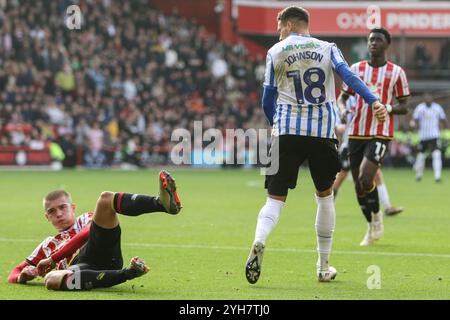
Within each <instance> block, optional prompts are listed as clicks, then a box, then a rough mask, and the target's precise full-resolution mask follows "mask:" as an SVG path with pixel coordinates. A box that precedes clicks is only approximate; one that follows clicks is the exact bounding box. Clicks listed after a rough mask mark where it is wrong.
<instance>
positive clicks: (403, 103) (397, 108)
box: [388, 96, 409, 115]
mask: <svg viewBox="0 0 450 320" xmlns="http://www.w3.org/2000/svg"><path fill="white" fill-rule="evenodd" d="M408 100H409V96H408V97H402V98H400V99H398V104H397V105H394V106H391V107H392V110H391V111H390V112H389V113H390V114H398V115H405V114H408V112H409V110H408ZM388 108H389V107H388ZM388 111H389V110H388Z"/></svg>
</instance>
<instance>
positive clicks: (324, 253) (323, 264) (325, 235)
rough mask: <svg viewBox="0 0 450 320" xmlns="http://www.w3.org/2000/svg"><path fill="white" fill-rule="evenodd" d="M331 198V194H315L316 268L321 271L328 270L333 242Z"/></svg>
mask: <svg viewBox="0 0 450 320" xmlns="http://www.w3.org/2000/svg"><path fill="white" fill-rule="evenodd" d="M333 199H334V195H333V194H331V195H329V196H328V197H323V198H321V197H318V196H317V195H316V202H317V214H316V236H317V252H318V254H319V259H318V261H317V268H318V269H319V270H321V271H324V270H328V258H329V256H330V252H331V245H332V243H333V232H334V226H335V223H336V209H335V207H334V201H333Z"/></svg>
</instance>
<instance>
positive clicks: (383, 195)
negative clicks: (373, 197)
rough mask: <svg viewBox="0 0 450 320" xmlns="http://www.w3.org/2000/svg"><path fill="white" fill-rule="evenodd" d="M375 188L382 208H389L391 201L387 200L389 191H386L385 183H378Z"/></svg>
mask: <svg viewBox="0 0 450 320" xmlns="http://www.w3.org/2000/svg"><path fill="white" fill-rule="evenodd" d="M377 189H378V196H379V198H380V203H381V206H382V207H383V209H384V210H386V209H387V208H390V207H391V201H390V200H389V193H388V191H387V188H386V185H385V184H384V183H383V184H380V185H379V186H377Z"/></svg>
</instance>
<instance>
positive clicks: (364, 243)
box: [359, 222, 375, 246]
mask: <svg viewBox="0 0 450 320" xmlns="http://www.w3.org/2000/svg"><path fill="white" fill-rule="evenodd" d="M374 241H375V239H374V238H373V237H372V223H371V222H369V223H367V232H366V235H365V236H364V239H363V240H362V241H361V242H360V244H359V245H360V246H370V245H371V244H373V243H374Z"/></svg>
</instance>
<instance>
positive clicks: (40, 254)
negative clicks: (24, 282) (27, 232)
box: [26, 212, 94, 270]
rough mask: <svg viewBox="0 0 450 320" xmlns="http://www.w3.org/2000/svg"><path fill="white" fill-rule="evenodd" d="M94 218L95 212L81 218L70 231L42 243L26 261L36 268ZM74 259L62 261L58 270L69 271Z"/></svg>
mask: <svg viewBox="0 0 450 320" xmlns="http://www.w3.org/2000/svg"><path fill="white" fill-rule="evenodd" d="M93 216H94V213H93V212H88V213H85V214H82V215H81V216H79V217H78V218H77V219H76V221H75V223H74V224H73V226H71V227H70V228H69V229H67V230H65V231H62V232H60V233H58V234H57V235H56V236H54V237H48V238H47V239H45V240H44V241H42V242H41V244H39V245H38V246H37V247H36V249H34V251H33V253H32V254H31V255H29V256H28V258H27V259H26V261H27V262H28V263H29V264H31V265H33V266H36V265H37V264H38V263H39V261H41V260H42V259H46V258H48V257H50V256H51V255H52V254H53V253H55V252H56V251H57V250H59V249H61V248H62V247H64V246H65V245H66V243H67V242H68V241H69V240H70V239H72V238H73V237H74V236H76V235H77V234H78V233H80V231H81V230H82V229H83V228H84V227H86V226H87V225H88V224H89V223H90V222H91V220H92V217H93ZM75 254H76V253H75ZM75 254H74V255H75ZM72 258H73V256H72V257H70V258H64V259H62V260H61V261H59V262H58V263H57V265H56V268H57V269H59V270H63V269H67V267H68V266H69V263H70V261H71V260H72Z"/></svg>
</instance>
